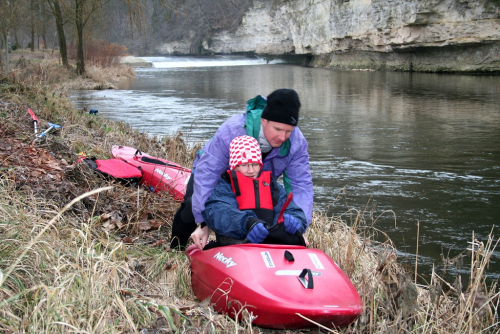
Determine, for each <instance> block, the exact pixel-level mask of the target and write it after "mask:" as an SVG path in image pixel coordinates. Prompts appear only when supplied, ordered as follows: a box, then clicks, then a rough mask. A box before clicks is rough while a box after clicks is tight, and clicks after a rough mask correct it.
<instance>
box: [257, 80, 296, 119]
mask: <svg viewBox="0 0 500 334" xmlns="http://www.w3.org/2000/svg"><path fill="white" fill-rule="evenodd" d="M299 108H300V101H299V95H298V94H297V92H296V91H295V90H293V89H285V88H283V89H277V90H275V91H274V92H272V93H271V94H269V96H268V97H267V105H266V107H265V108H264V111H263V112H262V118H264V119H267V120H269V121H273V122H278V123H284V124H289V125H293V126H296V125H297V123H298V122H299Z"/></svg>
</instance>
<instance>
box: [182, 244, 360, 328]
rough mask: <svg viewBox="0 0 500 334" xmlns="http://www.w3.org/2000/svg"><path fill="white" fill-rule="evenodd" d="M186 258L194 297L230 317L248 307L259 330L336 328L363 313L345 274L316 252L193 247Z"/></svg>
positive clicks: (300, 248) (288, 248) (281, 247)
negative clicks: (189, 263)
mask: <svg viewBox="0 0 500 334" xmlns="http://www.w3.org/2000/svg"><path fill="white" fill-rule="evenodd" d="M186 253H187V255H188V256H189V258H190V260H191V279H192V286H193V290H194V293H195V295H196V297H197V298H198V299H199V300H205V299H207V298H210V301H211V303H212V305H213V307H214V309H215V310H216V311H217V312H220V313H226V314H228V315H229V316H231V317H232V318H237V317H239V316H238V314H241V312H240V311H241V308H242V306H244V307H245V308H246V309H247V310H248V311H249V312H251V313H253V315H254V316H255V317H256V318H255V320H254V321H253V322H252V323H253V324H254V325H257V326H260V327H267V328H276V329H299V328H308V327H316V325H315V324H314V323H313V322H311V321H314V322H316V323H318V324H321V325H323V326H326V327H329V328H333V327H340V326H346V325H348V324H350V323H351V322H353V321H354V320H355V319H356V318H357V317H358V316H359V315H360V314H361V312H362V311H363V305H362V303H361V299H360V297H359V294H358V292H357V290H356V288H355V287H354V285H353V284H352V282H351V281H350V280H349V278H348V277H347V275H346V274H345V273H344V272H343V271H342V270H341V269H340V268H339V267H338V266H337V265H336V264H335V262H333V261H332V259H330V258H329V257H328V256H327V255H326V254H325V253H324V252H322V251H321V250H318V249H308V248H305V247H303V246H289V245H267V244H240V245H232V246H223V247H215V248H212V249H209V250H204V251H200V250H199V249H198V248H197V247H196V246H195V245H191V246H190V247H188V249H187V250H186ZM238 312H240V313H238ZM305 318H307V319H310V320H311V321H308V320H306V319H305Z"/></svg>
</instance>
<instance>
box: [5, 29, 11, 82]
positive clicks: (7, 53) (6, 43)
mask: <svg viewBox="0 0 500 334" xmlns="http://www.w3.org/2000/svg"><path fill="white" fill-rule="evenodd" d="M9 35H10V32H9V30H7V35H6V36H5V73H7V74H9V51H10V50H9V48H10V36H9Z"/></svg>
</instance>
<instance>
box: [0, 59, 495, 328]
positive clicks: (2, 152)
mask: <svg viewBox="0 0 500 334" xmlns="http://www.w3.org/2000/svg"><path fill="white" fill-rule="evenodd" d="M95 72H96V73H95V74H94V75H90V74H89V75H88V77H87V78H78V79H77V80H76V81H75V78H74V77H73V74H72V73H71V72H68V71H67V70H65V69H62V68H60V66H59V65H58V62H57V60H56V59H52V60H51V59H45V60H43V61H42V60H32V61H25V62H24V63H23V62H20V63H19V65H18V66H17V67H16V68H14V70H13V73H11V74H10V75H9V76H6V75H0V79H1V81H0V136H1V140H0V161H1V164H0V165H1V167H0V332H5V333H17V332H28V333H39V332H47V333H66V332H78V333H86V332H92V333H104V332H106V333H123V332H131V333H132V332H139V331H143V333H155V332H158V333H166V332H178V333H184V332H188V333H198V332H207V333H236V332H239V333H258V332H265V333H270V332H276V333H294V331H276V330H265V329H260V328H256V327H254V326H252V325H251V323H250V321H249V319H250V316H249V315H248V314H246V315H245V317H244V320H243V321H241V322H239V323H237V322H234V321H233V320H231V319H230V318H228V317H226V316H224V315H220V314H217V313H215V312H214V311H213V310H212V309H211V308H210V307H209V305H207V303H206V302H202V301H198V300H197V299H196V298H195V296H194V295H193V292H192V290H191V286H190V272H189V262H188V260H187V258H186V256H185V255H184V254H183V253H178V252H173V251H170V250H169V249H168V246H167V245H168V240H169V233H170V227H171V226H170V224H171V221H172V216H173V213H174V212H175V210H176V209H177V206H178V203H176V202H175V201H173V200H172V198H170V197H169V196H168V195H166V194H164V195H163V196H162V197H160V196H157V195H155V194H151V193H149V192H147V191H146V190H144V189H142V188H138V189H137V188H127V187H123V186H121V185H119V184H115V183H113V182H110V181H108V180H105V179H103V178H100V177H98V176H97V175H96V174H93V173H92V172H91V171H90V170H88V169H87V168H85V166H83V165H81V164H78V163H77V157H78V153H79V152H85V153H86V154H87V155H88V156H96V157H97V158H107V157H110V149H111V146H112V145H114V144H121V145H127V146H133V147H137V148H139V149H141V150H142V151H144V152H148V153H149V154H152V155H154V156H160V157H163V158H166V159H169V160H172V161H174V162H177V163H180V164H182V165H186V166H190V165H191V163H192V160H193V158H194V152H195V151H196V149H197V147H192V146H189V145H186V143H185V142H184V141H183V137H182V135H181V134H178V135H177V136H172V137H164V138H150V137H148V136H146V135H145V134H142V133H139V132H137V131H134V130H133V129H131V128H130V127H129V126H128V125H126V124H124V123H116V122H111V121H109V120H106V119H103V118H101V117H99V116H93V115H89V114H88V113H85V112H82V111H80V110H75V109H74V108H73V107H72V105H71V103H70V101H68V99H67V98H66V94H65V93H66V90H67V89H68V88H69V87H75V82H77V83H78V82H79V83H78V85H79V86H80V87H101V88H103V87H107V86H108V84H109V85H112V80H110V79H109V78H117V79H119V78H120V77H125V76H127V75H131V72H130V70H129V69H128V68H123V67H116V68H110V69H105V70H99V69H98V68H95ZM126 73H129V74H126ZM28 108H31V109H33V110H34V111H35V113H36V114H37V115H38V117H39V119H40V125H39V126H40V128H41V129H42V130H44V129H46V128H47V123H46V122H53V123H56V124H60V125H62V126H63V128H62V129H61V130H59V131H57V132H54V133H52V134H51V135H49V137H48V138H47V140H43V141H40V142H37V143H32V139H33V137H34V135H33V129H32V127H31V123H30V117H29V114H28V113H27V109H28ZM374 220H376V219H375V218H371V215H370V213H369V212H368V213H367V212H363V211H362V210H360V211H351V212H348V213H346V214H345V215H343V216H340V217H327V216H326V215H325V214H324V213H323V212H320V211H315V212H314V219H313V223H312V225H311V227H310V228H309V230H308V232H307V235H306V236H307V238H308V239H309V241H310V243H311V246H312V247H315V248H319V249H322V250H324V251H325V252H326V253H327V254H328V255H329V256H330V257H332V258H333V259H334V260H335V261H336V263H338V264H339V266H340V267H341V268H342V269H343V270H344V271H345V272H346V273H347V274H348V276H349V277H350V278H351V279H352V281H353V282H354V284H355V286H356V287H357V289H358V291H359V293H360V295H361V297H362V299H363V303H364V306H365V310H364V312H363V314H362V316H361V317H360V318H359V319H358V320H357V321H356V322H355V323H354V324H352V325H351V326H349V327H347V328H342V329H335V330H333V329H331V330H330V331H332V332H341V333H398V332H399V333H477V332H481V331H483V332H497V331H498V327H497V324H496V322H497V319H496V318H495V314H496V313H497V311H496V308H497V303H498V298H497V297H498V292H497V287H496V286H495V285H493V286H486V284H485V282H484V277H485V270H486V269H487V265H488V261H489V258H490V255H491V253H492V251H493V249H494V247H495V246H496V245H495V244H493V239H489V240H471V241H472V243H471V250H472V252H471V255H470V256H469V257H468V258H467V259H468V260H469V261H470V263H471V279H470V280H469V283H468V285H467V286H462V285H461V284H460V281H457V282H454V283H448V282H445V281H444V280H443V279H442V278H441V277H440V276H439V275H437V274H433V275H432V280H431V281H430V282H428V284H426V285H417V284H415V276H414V274H412V273H409V272H406V271H405V270H404V269H403V268H402V267H401V266H400V265H399V264H398V261H397V256H396V254H397V252H396V250H395V249H394V248H393V247H392V245H391V243H390V240H388V241H387V242H386V243H384V244H379V243H375V241H373V239H372V236H373V233H375V232H376V231H375V227H374ZM415 237H417V236H415ZM312 327H313V328H312V329H311V330H310V331H309V332H311V333H316V332H318V329H317V328H314V326H312Z"/></svg>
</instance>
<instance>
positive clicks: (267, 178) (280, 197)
mask: <svg viewBox="0 0 500 334" xmlns="http://www.w3.org/2000/svg"><path fill="white" fill-rule="evenodd" d="M261 169H262V153H261V150H260V147H259V144H258V142H257V140H256V139H255V138H253V137H250V136H246V135H245V136H239V137H236V138H234V139H233V140H232V141H231V144H230V146H229V170H228V171H227V173H224V174H223V175H222V177H221V179H220V180H219V183H218V184H217V186H216V187H215V189H214V190H213V192H212V194H211V196H210V197H209V199H208V200H207V202H206V204H205V210H204V211H203V212H202V216H203V219H204V220H205V223H206V225H208V227H209V228H210V229H212V230H213V231H214V232H215V233H216V236H217V241H218V243H219V244H220V245H224V244H233V243H241V242H243V241H244V240H245V239H248V241H250V242H252V243H262V242H264V243H284V244H304V242H303V238H302V234H303V233H304V232H305V230H306V227H307V222H306V217H305V214H304V212H303V211H302V209H301V208H299V207H298V206H297V205H296V204H295V203H293V201H292V202H290V204H289V205H288V207H286V209H285V211H284V215H283V218H284V223H283V224H280V226H277V225H276V224H277V219H278V215H279V213H280V211H281V208H282V206H283V204H284V202H285V200H286V198H287V194H286V191H285V189H284V188H283V187H282V186H281V185H278V183H277V182H276V181H275V180H274V178H273V177H272V175H271V172H270V171H261ZM200 225H201V224H200ZM202 227H203V226H200V227H199V228H202ZM270 232H271V235H270ZM297 232H299V234H298V235H296V233H297ZM195 233H196V231H195V232H194V233H193V234H195Z"/></svg>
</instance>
